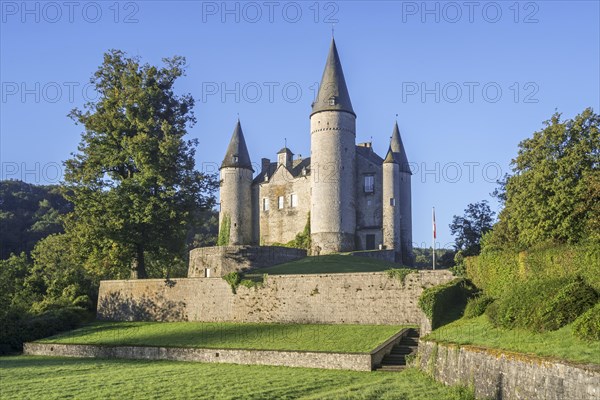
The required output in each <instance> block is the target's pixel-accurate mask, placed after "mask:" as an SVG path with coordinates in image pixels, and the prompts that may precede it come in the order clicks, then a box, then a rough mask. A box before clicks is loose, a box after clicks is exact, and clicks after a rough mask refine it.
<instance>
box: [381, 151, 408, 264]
mask: <svg viewBox="0 0 600 400" xmlns="http://www.w3.org/2000/svg"><path fill="white" fill-rule="evenodd" d="M382 169H383V190H382V201H383V207H382V208H383V226H382V230H383V245H384V246H385V248H386V249H387V250H394V252H395V257H394V258H395V260H396V261H397V262H401V261H402V250H403V249H402V246H401V243H400V242H401V220H400V219H401V211H400V210H401V199H400V166H399V165H398V163H397V161H396V159H395V157H394V153H393V152H392V149H391V147H390V149H389V150H388V152H387V155H386V157H385V160H383V166H382Z"/></svg>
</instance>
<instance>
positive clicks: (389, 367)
mask: <svg viewBox="0 0 600 400" xmlns="http://www.w3.org/2000/svg"><path fill="white" fill-rule="evenodd" d="M405 368H406V366H404V365H382V366H381V367H379V368H377V371H382V372H400V371H402V370H404V369H405Z"/></svg>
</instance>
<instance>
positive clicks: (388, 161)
mask: <svg viewBox="0 0 600 400" xmlns="http://www.w3.org/2000/svg"><path fill="white" fill-rule="evenodd" d="M395 162H396V158H395V157H394V152H393V151H392V147H391V146H390V148H389V149H388V151H387V154H386V156H385V159H384V160H383V163H384V164H392V163H395Z"/></svg>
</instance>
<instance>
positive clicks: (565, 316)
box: [534, 277, 599, 332]
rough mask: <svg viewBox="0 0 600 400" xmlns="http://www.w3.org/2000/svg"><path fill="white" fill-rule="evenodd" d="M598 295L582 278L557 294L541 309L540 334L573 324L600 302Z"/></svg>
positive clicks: (536, 328)
mask: <svg viewBox="0 0 600 400" xmlns="http://www.w3.org/2000/svg"><path fill="white" fill-rule="evenodd" d="M598 300H599V299H598V293H597V292H596V291H595V290H594V288H592V287H591V286H589V285H587V284H586V283H585V281H584V280H583V279H581V277H576V278H575V279H574V280H573V281H572V282H570V283H568V284H567V285H566V286H565V287H563V288H562V289H560V290H559V291H558V293H556V294H555V295H554V296H553V297H552V300H550V302H548V303H547V304H544V305H542V307H541V308H540V320H539V324H540V325H539V326H535V327H534V329H535V330H536V331H538V332H543V331H554V330H557V329H559V328H561V327H563V326H565V325H567V324H570V323H571V322H573V321H575V319H577V317H579V316H580V315H581V314H583V313H584V312H585V311H587V310H588V309H590V308H591V307H593V306H594V305H595V304H596V303H597V302H598Z"/></svg>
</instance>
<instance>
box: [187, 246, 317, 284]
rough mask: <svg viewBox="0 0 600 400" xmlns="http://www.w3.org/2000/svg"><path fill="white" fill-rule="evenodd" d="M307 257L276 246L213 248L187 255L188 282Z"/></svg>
mask: <svg viewBox="0 0 600 400" xmlns="http://www.w3.org/2000/svg"><path fill="white" fill-rule="evenodd" d="M304 257H306V250H301V249H291V248H288V247H278V246H214V247H200V248H197V249H193V250H192V251H190V264H189V268H188V277H189V278H204V277H207V276H206V269H210V272H209V274H210V275H209V276H208V277H220V276H224V275H227V274H228V273H230V272H233V271H240V270H242V269H244V268H261V267H262V268H265V267H270V266H273V265H277V264H282V263H285V262H288V261H294V260H298V259H301V258H304Z"/></svg>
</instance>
